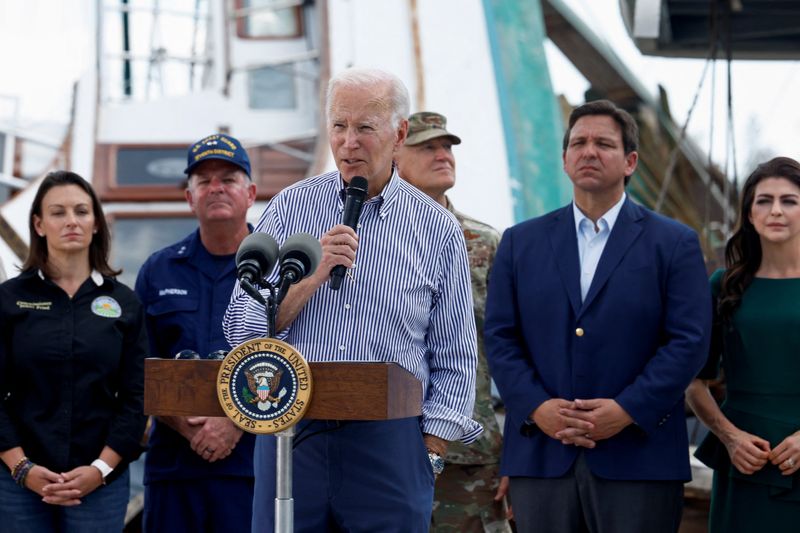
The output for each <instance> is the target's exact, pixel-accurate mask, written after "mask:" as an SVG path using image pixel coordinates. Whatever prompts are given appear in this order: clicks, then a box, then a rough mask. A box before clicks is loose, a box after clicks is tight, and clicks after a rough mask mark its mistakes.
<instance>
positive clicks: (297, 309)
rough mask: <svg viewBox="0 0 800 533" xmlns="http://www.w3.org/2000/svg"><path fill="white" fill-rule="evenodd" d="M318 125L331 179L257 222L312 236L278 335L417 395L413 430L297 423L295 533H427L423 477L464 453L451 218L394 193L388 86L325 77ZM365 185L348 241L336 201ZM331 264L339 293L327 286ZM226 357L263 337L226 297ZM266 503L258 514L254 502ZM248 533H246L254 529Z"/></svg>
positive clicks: (464, 290)
mask: <svg viewBox="0 0 800 533" xmlns="http://www.w3.org/2000/svg"><path fill="white" fill-rule="evenodd" d="M327 104H328V105H327V114H328V126H329V132H328V133H329V137H330V144H331V151H332V153H333V157H334V160H335V162H336V165H337V167H338V172H330V173H327V174H323V175H320V176H316V177H312V178H309V179H307V180H304V181H302V182H300V183H298V184H296V185H294V186H292V187H289V188H287V189H285V190H284V191H282V192H281V193H280V194H278V195H277V196H276V197H275V198H274V199H273V201H272V202H271V203H270V205H269V207H268V208H267V210H266V211H265V212H264V215H263V216H262V218H261V221H260V222H259V225H258V227H257V231H264V232H266V233H269V234H271V235H272V236H274V237H275V238H276V239H277V240H278V241H279V242H283V241H284V240H285V239H286V238H287V237H288V236H290V235H292V234H293V233H296V232H300V231H304V232H308V233H311V234H312V235H315V236H320V237H321V238H320V241H321V244H322V249H323V257H322V261H321V264H320V266H319V268H318V269H317V270H316V272H315V273H314V274H313V275H312V276H310V277H309V278H307V279H305V280H304V281H303V282H301V283H299V284H297V285H296V286H294V287H293V288H292V290H291V291H290V292H289V294H288V296H287V297H286V300H285V301H284V303H283V306H282V307H281V310H280V313H279V316H278V324H277V325H278V330H281V333H280V336H281V337H283V338H285V340H286V341H287V342H289V343H291V344H292V345H293V346H295V347H296V348H297V349H298V351H299V352H300V353H302V354H303V355H304V356H305V357H306V358H307V359H308V360H310V361H381V362H395V363H398V364H399V365H401V366H402V367H404V368H405V369H406V370H408V371H409V372H411V373H412V374H413V375H414V376H415V377H416V378H417V379H419V380H420V382H421V383H422V385H423V399H422V400H423V403H422V417H421V419H417V418H410V419H400V420H391V421H382V422H350V423H344V424H337V423H333V422H324V421H305V422H301V427H300V429H299V431H302V432H304V433H305V434H312V433H314V432H319V433H320V434H317V435H314V436H313V437H310V438H308V439H307V440H303V442H302V443H301V444H299V445H298V446H297V448H296V449H295V461H294V468H295V472H294V483H295V485H294V488H295V528H296V531H314V532H319V531H326V530H328V529H330V530H339V529H344V530H349V531H353V530H357V531H397V532H409V531H417V532H423V531H427V530H428V527H429V525H430V514H431V507H432V501H433V483H434V468H435V467H438V464H439V463H440V459H441V456H443V455H444V454H445V452H446V450H447V442H448V441H452V440H457V439H460V440H462V441H464V442H467V443H468V442H471V441H472V440H474V439H475V437H476V436H477V435H478V434H479V433H480V431H481V428H480V426H479V425H478V424H477V423H475V422H474V421H473V420H472V419H471V418H470V416H471V413H472V406H473V400H474V388H475V383H474V380H475V363H476V340H475V322H474V318H473V314H472V296H471V286H470V274H469V265H468V261H467V255H466V247H465V244H464V238H463V236H462V234H461V230H460V228H459V226H458V224H457V222H456V220H455V218H453V216H452V215H451V214H450V213H449V212H448V211H447V210H446V209H445V208H444V207H442V206H440V205H439V204H437V203H436V202H434V201H433V200H432V199H431V198H430V197H428V196H427V195H426V194H424V193H423V192H421V191H419V190H418V189H416V188H415V187H413V186H411V185H410V184H408V183H406V182H405V181H403V180H401V179H400V178H399V177H398V175H397V172H396V171H395V168H394V164H393V154H394V150H395V149H396V148H398V147H399V146H401V145H402V144H403V142H404V140H405V137H406V133H407V129H408V121H407V120H406V119H405V117H406V116H408V94H407V91H406V89H405V87H404V86H403V84H402V82H400V81H399V80H398V79H397V78H396V77H394V76H392V75H390V74H387V73H385V72H381V71H376V70H355V69H354V70H348V71H345V72H343V73H342V74H340V75H338V76H336V77H335V78H333V79H332V80H331V82H330V85H329V89H328V100H327ZM354 176H363V177H365V178H366V179H367V182H368V187H369V191H368V199H367V201H366V202H365V203H364V208H363V211H362V213H361V217H360V219H359V224H358V235H356V232H354V231H353V230H352V229H351V228H349V227H347V226H344V225H342V224H341V223H340V222H341V219H342V209H343V202H342V197H341V192H342V191H343V189H344V187H346V186H347V184H348V183H349V181H350V180H351V179H352V178H353V177H354ZM337 265H343V266H345V267H346V268H347V269H348V274H347V276H346V278H345V280H344V283H343V285H342V288H341V290H339V291H333V290H331V289H330V287H328V286H327V282H328V280H329V276H330V271H331V269H332V268H333V267H335V266H337ZM225 332H226V335H227V338H228V340H229V341H230V342H231V344H238V343H241V342H242V341H245V340H247V339H249V338H253V337H257V336H263V335H265V334H266V325H265V319H264V309H263V307H262V306H261V305H260V304H258V303H257V302H255V301H253V300H252V299H251V298H249V297H248V296H247V295H245V294H244V293H243V292H242V291H241V290H240V289H239V288H237V289H236V290H235V291H234V294H233V296H232V299H231V305H230V307H229V309H228V312H227V314H226V317H225ZM274 447H275V444H274V439H273V438H272V437H269V436H265V437H259V438H258V439H257V443H256V455H255V457H256V459H255V461H256V501H258V502H264V505H257V506H256V508H255V509H254V518H253V523H254V524H259V528H263V530H264V531H267V530H270V528H271V527H272V523H273V519H274V517H273V509H272V505H271V499H270V498H272V497H273V496H274V491H275V480H274V473H273V472H274V461H275V459H274V457H275V451H274ZM267 502H270V503H267ZM254 530H255V529H254Z"/></svg>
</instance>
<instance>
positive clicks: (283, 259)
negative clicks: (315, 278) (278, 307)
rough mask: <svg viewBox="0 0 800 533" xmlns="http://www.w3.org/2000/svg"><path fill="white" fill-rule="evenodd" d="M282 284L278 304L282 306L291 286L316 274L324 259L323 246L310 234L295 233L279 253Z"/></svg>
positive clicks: (279, 288) (279, 285)
mask: <svg viewBox="0 0 800 533" xmlns="http://www.w3.org/2000/svg"><path fill="white" fill-rule="evenodd" d="M279 257H280V261H279V264H280V274H281V277H280V282H279V283H278V303H279V304H280V303H281V302H282V301H283V299H284V297H285V296H286V293H287V292H288V291H289V286H291V285H293V284H294V283H297V282H298V281H300V280H301V279H303V278H306V277H308V276H310V275H311V274H313V273H314V271H315V270H316V269H317V266H318V265H319V262H320V259H322V246H320V244H319V241H318V240H317V239H316V238H314V236H312V235H309V234H308V233H295V234H294V235H292V236H291V237H289V238H288V239H286V242H285V243H283V247H282V248H281V250H280V252H279Z"/></svg>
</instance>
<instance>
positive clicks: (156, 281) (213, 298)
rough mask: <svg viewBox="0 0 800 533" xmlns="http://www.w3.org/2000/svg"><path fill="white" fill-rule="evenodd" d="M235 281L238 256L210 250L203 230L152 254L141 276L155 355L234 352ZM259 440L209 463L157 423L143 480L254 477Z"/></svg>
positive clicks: (246, 438)
mask: <svg viewBox="0 0 800 533" xmlns="http://www.w3.org/2000/svg"><path fill="white" fill-rule="evenodd" d="M235 281H236V269H235V265H234V256H233V255H231V256H230V258H228V259H227V260H225V259H222V258H220V257H215V256H212V255H211V254H209V253H208V251H207V250H206V249H205V247H204V246H203V244H202V242H201V241H200V230H196V231H195V232H194V233H192V234H190V235H189V236H187V237H186V238H185V239H183V240H182V241H180V242H178V243H177V244H173V245H172V246H168V247H166V248H164V249H162V250H159V251H158V252H156V253H154V254H153V255H151V256H150V257H149V258H148V259H147V261H146V262H145V264H144V265H143V266H142V268H141V270H140V271H139V276H138V277H137V279H136V294H137V295H138V296H139V298H140V299H141V301H142V304H143V305H144V309H145V316H146V321H147V331H148V333H149V338H150V353H151V356H153V357H162V358H166V359H171V358H173V357H174V356H175V354H176V353H177V352H179V351H180V350H184V349H189V350H194V351H196V352H197V353H199V354H200V356H201V357H205V356H206V355H207V354H208V353H210V352H212V351H215V350H225V351H227V350H230V345H229V344H228V342H227V341H226V340H225V336H224V335H223V333H222V317H223V315H224V314H225V309H226V308H227V306H228V302H229V300H230V297H231V292H232V290H233V285H234V282H235ZM254 442H255V436H254V435H252V434H249V433H245V434H244V435H242V438H241V439H240V440H239V443H238V444H237V445H236V447H235V448H234V449H233V453H231V455H230V456H228V457H227V458H226V459H223V460H221V461H216V462H214V463H209V462H207V461H205V460H203V459H202V458H201V457H200V456H199V455H197V454H196V453H195V452H193V451H192V449H191V447H190V446H189V441H187V440H186V439H185V438H183V437H182V436H181V435H179V434H178V433H177V432H175V431H174V430H172V429H171V428H169V427H168V426H167V425H165V424H162V423H160V422H158V421H156V424H155V425H154V428H153V432H152V434H151V436H150V448H149V450H148V453H147V459H146V461H145V476H144V482H145V483H149V482H151V481H159V480H178V479H197V478H207V477H209V476H215V475H220V476H246V477H252V476H253V444H254Z"/></svg>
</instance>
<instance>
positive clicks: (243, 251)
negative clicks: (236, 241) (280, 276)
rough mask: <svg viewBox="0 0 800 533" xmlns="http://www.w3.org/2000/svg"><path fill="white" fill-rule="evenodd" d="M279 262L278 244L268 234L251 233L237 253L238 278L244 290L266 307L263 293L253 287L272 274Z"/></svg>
mask: <svg viewBox="0 0 800 533" xmlns="http://www.w3.org/2000/svg"><path fill="white" fill-rule="evenodd" d="M277 261H278V243H277V242H275V239H273V238H272V237H271V236H269V235H267V234H266V233H251V234H250V235H248V236H247V237H245V238H244V240H242V244H240V245H239V250H238V251H237V252H236V277H237V278H239V284H240V285H241V287H242V289H244V291H245V292H246V293H247V294H249V295H250V296H251V297H253V298H254V299H255V300H256V301H257V302H260V303H261V304H262V305H264V306H265V307H266V305H267V304H266V302H265V300H264V297H263V296H261V293H260V292H258V289H256V288H255V287H254V286H253V285H254V284H257V283H258V282H259V281H261V279H262V278H263V277H264V276H266V275H268V274H269V273H270V272H272V269H273V268H274V267H275V263H276V262H277Z"/></svg>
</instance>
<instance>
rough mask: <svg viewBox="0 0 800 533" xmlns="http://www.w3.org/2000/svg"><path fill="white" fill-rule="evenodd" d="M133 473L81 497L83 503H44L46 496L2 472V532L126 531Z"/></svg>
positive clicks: (83, 532)
mask: <svg viewBox="0 0 800 533" xmlns="http://www.w3.org/2000/svg"><path fill="white" fill-rule="evenodd" d="M128 497H129V474H128V470H127V469H126V470H125V472H124V473H123V474H122V475H120V476H119V477H118V478H117V479H115V480H114V481H112V482H111V483H109V484H108V485H103V486H101V487H99V488H98V489H97V490H95V491H94V492H92V493H91V494H89V495H88V496H86V497H84V498H81V503H80V505H75V506H72V507H63V506H61V505H51V504H48V503H44V502H43V501H42V497H41V496H39V495H38V494H36V493H35V492H33V491H32V490H28V489H26V488H22V487H20V486H19V485H17V484H15V483H14V480H13V479H11V475H9V474H8V472H0V533H113V532H115V531H122V528H123V527H124V525H125V511H126V510H127V508H128Z"/></svg>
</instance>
